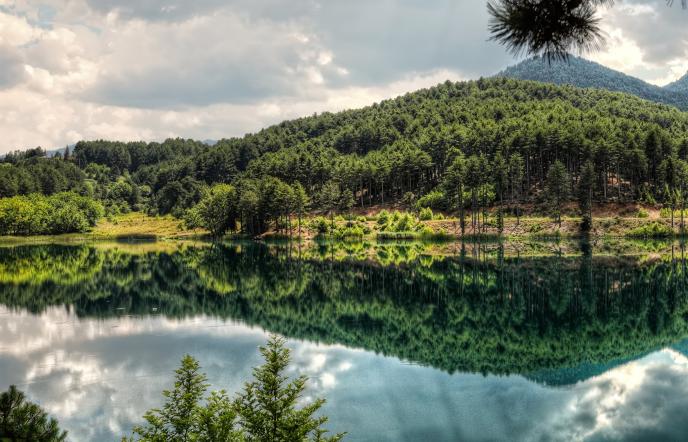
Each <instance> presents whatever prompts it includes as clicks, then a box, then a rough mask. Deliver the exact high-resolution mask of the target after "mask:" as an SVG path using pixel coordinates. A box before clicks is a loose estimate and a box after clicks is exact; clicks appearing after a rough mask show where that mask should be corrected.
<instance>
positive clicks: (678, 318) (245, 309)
mask: <svg viewBox="0 0 688 442" xmlns="http://www.w3.org/2000/svg"><path fill="white" fill-rule="evenodd" d="M533 247H536V246H533ZM537 247H539V246H537ZM543 247H544V246H543ZM571 247H572V248H571V249H570V250H567V249H563V250H562V249H559V250H558V251H557V253H556V254H554V255H551V254H549V252H548V253H546V254H545V255H544V256H543V255H542V254H541V253H539V252H538V253H533V249H532V248H530V249H529V253H525V252H524V250H522V249H520V250H513V249H509V247H508V246H507V247H506V248H505V247H501V246H499V245H488V246H486V247H484V246H481V247H477V248H471V247H468V248H461V247H457V246H456V245H445V246H443V247H442V248H440V249H438V248H437V247H436V246H434V245H419V244H411V245H404V246H403V247H399V246H396V245H393V244H392V245H320V246H316V247H308V248H300V249H299V248H297V247H294V246H293V245H289V244H283V245H255V244H228V245H214V246H205V247H181V248H179V249H175V250H173V251H171V250H164V251H160V250H156V249H155V248H152V249H151V250H145V249H144V250H135V251H136V252H137V253H131V252H132V251H131V250H121V249H119V248H117V247H85V246H82V247H59V246H47V247H45V246H40V247H16V248H7V249H0V304H2V305H3V306H4V307H0V388H6V386H7V385H9V384H12V383H14V384H17V385H19V386H20V387H22V388H23V389H25V390H27V392H28V393H29V395H30V396H31V397H32V398H34V399H36V400H39V401H40V402H41V403H42V404H44V405H45V406H46V408H47V409H48V410H49V411H50V412H52V413H54V414H56V415H57V416H58V417H59V418H60V420H61V421H64V422H65V424H66V425H67V427H68V428H69V429H70V430H71V433H72V435H73V436H74V439H76V440H114V439H116V437H117V435H120V434H123V433H124V432H127V431H129V430H130V428H131V426H132V425H133V424H134V422H136V421H138V419H139V418H140V416H141V414H142V413H143V412H144V411H145V409H147V408H150V407H151V406H154V405H156V404H158V403H159V400H160V396H159V393H160V391H161V390H162V389H163V388H164V387H165V386H166V384H167V382H169V379H170V375H169V374H170V373H171V371H172V370H173V369H174V367H175V366H176V364H177V362H178V360H179V359H180V358H181V356H182V355H183V354H184V353H192V354H194V355H195V356H197V357H198V358H199V359H200V361H201V362H202V364H203V366H204V368H205V369H206V370H207V372H208V374H209V378H210V381H211V382H212V383H213V384H214V385H216V386H222V387H224V388H227V389H229V390H236V389H238V388H239V384H240V382H242V381H243V380H244V379H246V378H247V377H248V376H249V375H250V367H252V366H253V365H256V364H257V363H258V362H259V356H258V354H257V352H256V350H255V349H256V347H257V346H258V345H259V344H261V343H262V342H263V341H264V339H265V333H266V332H265V331H264V330H268V331H273V332H279V333H281V334H283V335H285V336H287V337H289V338H290V346H291V347H292V349H293V350H294V357H295V365H294V369H295V370H298V371H299V372H305V373H307V374H308V375H310V376H311V377H312V379H313V382H312V383H311V390H310V392H311V393H313V394H314V395H317V396H325V397H327V398H328V404H327V406H326V410H325V411H326V413H328V414H329V415H331V418H332V425H331V427H332V429H333V430H336V431H341V430H347V431H350V432H351V435H350V438H349V440H459V439H464V440H514V439H516V440H542V439H547V440H576V439H586V438H589V439H595V440H605V439H629V440H630V439H633V438H639V439H642V440H647V439H653V438H658V439H664V440H666V439H678V440H680V436H681V435H682V434H684V433H685V431H688V429H687V428H685V425H686V424H685V422H688V421H687V420H686V419H685V418H686V417H687V416H686V415H687V414H688V412H686V411H685V410H688V407H686V406H687V405H688V403H686V402H687V401H688V377H686V374H688V361H687V360H686V357H685V356H684V355H685V354H688V353H686V350H687V349H688V343H687V342H684V341H683V338H684V337H685V336H688V331H687V330H686V325H685V320H684V318H685V317H686V296H685V293H686V292H685V289H684V287H685V285H684V284H685V261H684V260H683V259H681V249H680V247H678V248H676V249H675V250H674V255H673V257H672V255H671V247H672V246H671V245H666V244H664V245H661V246H657V245H653V246H651V247H652V250H651V251H649V252H647V251H645V252H643V253H640V254H636V255H624V256H602V255H596V254H595V253H593V252H592V251H590V249H587V250H586V249H583V253H581V249H580V248H579V247H576V246H571ZM657 247H663V248H664V249H661V250H659V251H660V252H662V253H656V252H657V251H658V250H657ZM519 255H520V256H519ZM161 373H163V374H164V375H163V376H161ZM505 374H511V375H510V376H504V375H505Z"/></svg>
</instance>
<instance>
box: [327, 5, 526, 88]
mask: <svg viewBox="0 0 688 442" xmlns="http://www.w3.org/2000/svg"><path fill="white" fill-rule="evenodd" d="M487 21H488V16H487V12H486V8H485V3H484V2H483V1H461V2H457V1H455V0H434V1H422V0H404V1H400V2H395V1H391V0H384V1H377V2H368V1H364V0H350V1H335V2H328V3H327V4H326V5H323V7H321V8H320V9H318V10H317V11H316V14H315V17H314V19H313V26H314V29H315V32H316V33H317V34H318V35H320V36H321V38H322V40H323V43H324V44H325V45H326V46H327V47H329V48H331V49H332V50H333V52H334V55H335V60H336V61H337V62H338V63H339V64H341V65H343V66H345V67H346V68H347V69H349V70H350V72H351V74H352V75H351V79H350V80H351V81H352V82H363V83H367V84H370V83H375V84H379V83H384V82H389V81H393V80H396V79H398V78H399V77H401V76H403V75H405V74H408V73H409V72H422V71H428V70H432V69H439V68H446V69H454V70H458V71H460V72H462V73H463V74H465V75H468V76H471V77H477V76H480V75H491V74H493V73H495V72H497V71H498V70H499V69H501V68H502V67H504V66H505V65H506V64H508V63H510V62H511V61H513V59H512V57H511V56H509V55H508V54H507V53H506V52H505V50H504V48H502V47H501V46H499V45H497V44H495V43H491V42H488V41H487V39H488V37H489V34H488V32H487Z"/></svg>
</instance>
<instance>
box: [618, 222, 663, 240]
mask: <svg viewBox="0 0 688 442" xmlns="http://www.w3.org/2000/svg"><path fill="white" fill-rule="evenodd" d="M673 234H674V231H673V230H672V229H671V227H669V226H667V225H665V224H662V223H660V222H657V221H654V222H652V223H650V224H645V225H643V226H640V227H637V228H635V229H633V230H631V231H630V232H628V233H627V234H626V236H630V237H635V238H666V237H669V236H672V235H673Z"/></svg>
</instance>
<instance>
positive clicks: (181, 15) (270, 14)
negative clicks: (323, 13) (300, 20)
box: [88, 0, 317, 22]
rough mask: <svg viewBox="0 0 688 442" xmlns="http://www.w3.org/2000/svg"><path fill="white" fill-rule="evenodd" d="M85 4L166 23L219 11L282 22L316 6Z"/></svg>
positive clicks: (134, 0) (234, 0)
mask: <svg viewBox="0 0 688 442" xmlns="http://www.w3.org/2000/svg"><path fill="white" fill-rule="evenodd" d="M88 4H89V6H90V7H91V8H92V9H93V10H95V11H98V12H100V13H104V14H107V13H110V12H116V13H117V14H118V15H119V16H120V17H121V18H123V19H140V20H147V21H168V22H173V21H183V20H188V19H189V18H192V17H198V16H203V15H207V14H212V13H213V12H215V11H218V10H221V9H232V10H234V11H241V12H243V13H245V14H246V15H247V16H250V17H252V18H256V19H265V18H270V19H275V20H284V19H290V18H294V17H298V16H301V15H303V14H304V13H305V12H306V10H307V9H310V8H313V7H317V4H316V2H315V0H289V1H282V0H229V1H228V0H195V1H188V0H146V1H140V0H88Z"/></svg>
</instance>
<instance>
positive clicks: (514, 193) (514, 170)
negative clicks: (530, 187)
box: [508, 153, 523, 225]
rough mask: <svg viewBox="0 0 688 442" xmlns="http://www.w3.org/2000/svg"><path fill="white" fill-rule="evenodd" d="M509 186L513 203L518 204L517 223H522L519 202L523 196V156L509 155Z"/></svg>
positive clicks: (516, 209)
mask: <svg viewBox="0 0 688 442" xmlns="http://www.w3.org/2000/svg"><path fill="white" fill-rule="evenodd" d="M508 179H509V187H510V188H511V204H516V208H515V211H516V225H518V224H520V220H521V217H520V215H521V209H520V207H519V206H518V202H519V199H520V196H521V186H522V185H523V157H522V156H521V155H520V154H518V153H515V154H512V155H511V156H510V157H509V175H508Z"/></svg>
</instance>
